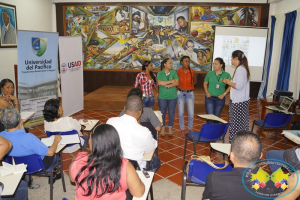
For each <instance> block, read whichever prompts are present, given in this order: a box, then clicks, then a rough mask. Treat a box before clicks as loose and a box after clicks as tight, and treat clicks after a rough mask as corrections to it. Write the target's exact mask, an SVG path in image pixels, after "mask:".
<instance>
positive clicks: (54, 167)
mask: <svg viewBox="0 0 300 200" xmlns="http://www.w3.org/2000/svg"><path fill="white" fill-rule="evenodd" d="M46 134H47V137H50V136H51V135H73V134H76V135H78V132H77V131H76V130H72V131H67V132H49V131H46ZM78 136H79V135H78ZM80 138H82V139H83V140H84V145H82V144H81V143H79V145H80V149H81V150H84V151H86V147H87V145H88V138H89V137H88V136H79V139H80ZM73 145H75V144H69V145H67V147H70V146H73ZM12 158H13V159H14V161H15V164H21V163H24V164H26V165H27V172H26V175H28V176H29V177H31V176H32V175H36V176H44V177H49V182H50V200H53V178H54V177H53V174H54V173H59V172H60V173H61V181H62V185H63V190H64V192H66V185H65V179H64V173H63V168H62V157H61V152H59V153H57V154H56V155H55V157H54V159H53V163H52V164H51V166H50V167H49V168H48V169H46V168H45V165H44V163H43V160H42V158H41V156H39V155H37V154H33V155H29V156H22V157H16V156H7V157H6V158H5V162H7V163H12ZM29 179H31V178H29Z"/></svg>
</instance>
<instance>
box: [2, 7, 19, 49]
mask: <svg viewBox="0 0 300 200" xmlns="http://www.w3.org/2000/svg"><path fill="white" fill-rule="evenodd" d="M0 14H1V18H0V25H1V26H0V29H1V30H0V34H1V40H0V48H10V47H17V16H16V6H14V5H9V4H4V3H0Z"/></svg>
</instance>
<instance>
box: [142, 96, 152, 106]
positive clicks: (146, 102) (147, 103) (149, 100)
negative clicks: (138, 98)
mask: <svg viewBox="0 0 300 200" xmlns="http://www.w3.org/2000/svg"><path fill="white" fill-rule="evenodd" d="M143 101H144V106H145V107H150V108H152V107H153V105H154V97H143Z"/></svg>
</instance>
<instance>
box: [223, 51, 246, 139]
mask: <svg viewBox="0 0 300 200" xmlns="http://www.w3.org/2000/svg"><path fill="white" fill-rule="evenodd" d="M231 63H232V65H234V66H235V67H236V68H235V71H234V73H233V76H232V77H233V78H232V81H230V80H229V79H223V83H225V84H228V85H229V86H230V87H231V90H230V101H229V123H230V129H229V142H231V140H232V138H233V137H234V136H235V134H236V133H237V132H238V131H241V130H246V131H248V130H249V103H250V97H249V91H250V81H249V78H250V71H249V67H248V60H247V58H246V56H245V54H244V52H242V51H241V50H236V51H234V52H232V57H231Z"/></svg>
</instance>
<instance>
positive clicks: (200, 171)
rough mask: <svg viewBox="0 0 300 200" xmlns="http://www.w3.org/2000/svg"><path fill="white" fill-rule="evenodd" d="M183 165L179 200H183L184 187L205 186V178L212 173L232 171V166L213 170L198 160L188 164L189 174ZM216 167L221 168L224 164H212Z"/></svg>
mask: <svg viewBox="0 0 300 200" xmlns="http://www.w3.org/2000/svg"><path fill="white" fill-rule="evenodd" d="M187 163H188V162H186V163H185V165H183V168H182V171H183V176H182V187H181V199H182V200H184V199H185V194H186V186H187V185H205V184H206V177H207V175H208V174H209V173H210V172H212V171H224V172H230V171H231V170H232V165H230V164H229V165H228V166H227V167H226V168H225V169H221V170H219V169H215V168H213V167H211V166H210V165H208V164H207V163H206V162H202V161H199V160H191V162H190V163H189V173H188V174H187V172H186V166H187ZM214 164H215V165H216V166H217V167H223V166H224V163H214Z"/></svg>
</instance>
